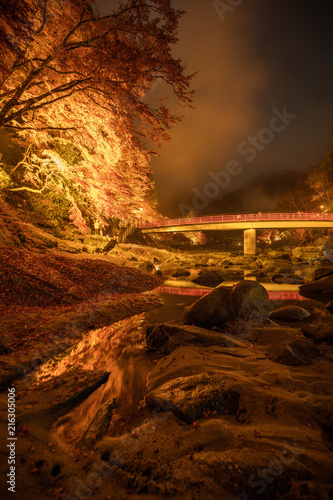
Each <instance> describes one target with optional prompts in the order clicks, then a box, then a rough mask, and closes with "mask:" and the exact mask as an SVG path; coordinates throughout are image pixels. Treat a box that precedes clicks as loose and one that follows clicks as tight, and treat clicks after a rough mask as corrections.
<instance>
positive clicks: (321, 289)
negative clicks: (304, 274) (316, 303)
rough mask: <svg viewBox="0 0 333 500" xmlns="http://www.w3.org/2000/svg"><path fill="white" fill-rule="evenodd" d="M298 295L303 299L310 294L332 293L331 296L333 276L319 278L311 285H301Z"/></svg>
mask: <svg viewBox="0 0 333 500" xmlns="http://www.w3.org/2000/svg"><path fill="white" fill-rule="evenodd" d="M299 293H300V295H302V296H303V297H307V296H308V295H312V294H317V293H320V294H324V293H332V294H333V275H331V276H325V277H324V278H320V279H318V280H316V281H313V282H311V283H307V284H306V285H301V286H300V287H299Z"/></svg>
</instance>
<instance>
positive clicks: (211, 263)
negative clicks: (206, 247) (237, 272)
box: [207, 259, 216, 267]
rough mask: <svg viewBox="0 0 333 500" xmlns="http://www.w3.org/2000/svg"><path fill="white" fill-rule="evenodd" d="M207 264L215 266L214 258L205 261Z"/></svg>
mask: <svg viewBox="0 0 333 500" xmlns="http://www.w3.org/2000/svg"><path fill="white" fill-rule="evenodd" d="M207 266H208V267H214V266H216V260H214V259H209V260H208V262H207Z"/></svg>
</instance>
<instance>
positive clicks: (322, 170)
mask: <svg viewBox="0 0 333 500" xmlns="http://www.w3.org/2000/svg"><path fill="white" fill-rule="evenodd" d="M306 182H307V184H308V185H309V186H310V187H311V189H312V190H313V191H314V194H313V195H312V201H317V200H318V201H319V202H320V203H322V204H323V207H325V210H326V211H328V212H331V211H332V210H333V151H328V152H327V154H326V157H325V158H324V159H322V160H320V161H319V162H318V163H317V165H315V166H314V167H312V168H310V170H309V171H308V173H307V180H306Z"/></svg>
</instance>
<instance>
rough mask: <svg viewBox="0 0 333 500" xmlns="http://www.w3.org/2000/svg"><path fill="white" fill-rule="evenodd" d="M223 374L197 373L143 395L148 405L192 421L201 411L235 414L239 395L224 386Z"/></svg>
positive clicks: (200, 414)
mask: <svg viewBox="0 0 333 500" xmlns="http://www.w3.org/2000/svg"><path fill="white" fill-rule="evenodd" d="M225 384H226V380H225V377H224V376H222V375H208V374H207V373H200V374H198V375H191V376H189V377H179V378H177V379H174V380H171V381H169V382H166V383H165V384H163V385H161V386H160V387H158V388H157V389H155V390H154V391H152V392H150V393H149V394H147V395H146V397H145V402H146V404H147V406H149V407H150V408H154V409H156V408H160V409H161V410H162V411H167V412H168V411H171V412H172V413H173V414H174V415H175V416H176V417H177V418H178V419H180V420H182V421H183V422H186V423H188V424H192V422H194V421H197V420H198V419H199V418H201V417H202V415H203V414H204V412H212V411H215V412H216V413H217V414H220V415H225V414H228V415H235V414H236V413H237V410H238V405H239V398H240V394H239V392H237V391H234V390H232V389H226V388H225Z"/></svg>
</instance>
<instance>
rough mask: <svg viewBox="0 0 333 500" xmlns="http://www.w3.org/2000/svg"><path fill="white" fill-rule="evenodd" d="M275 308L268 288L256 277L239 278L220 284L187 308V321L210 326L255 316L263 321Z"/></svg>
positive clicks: (192, 323)
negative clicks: (270, 299)
mask: <svg viewBox="0 0 333 500" xmlns="http://www.w3.org/2000/svg"><path fill="white" fill-rule="evenodd" d="M271 310H272V306H271V302H270V301H269V299H268V293H267V291H266V289H265V288H264V287H263V286H262V285H261V284H260V283H258V282H256V281H249V280H245V281H240V282H239V283H237V285H234V286H233V287H226V286H223V285H219V286H217V287H216V288H214V289H213V290H212V291H211V292H209V293H208V294H207V295H204V296H203V297H200V299H199V300H197V301H196V302H194V303H193V304H192V305H191V306H189V307H188V308H186V309H185V311H184V315H183V321H184V323H186V324H188V325H196V326H201V327H203V328H208V329H209V328H211V327H213V326H217V327H223V326H225V324H226V323H230V322H235V321H240V320H244V319H249V318H251V317H252V318H254V319H255V322H256V323H257V324H258V323H262V322H263V321H265V320H266V318H267V317H268V314H269V312H270V311H271Z"/></svg>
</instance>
